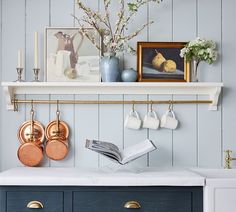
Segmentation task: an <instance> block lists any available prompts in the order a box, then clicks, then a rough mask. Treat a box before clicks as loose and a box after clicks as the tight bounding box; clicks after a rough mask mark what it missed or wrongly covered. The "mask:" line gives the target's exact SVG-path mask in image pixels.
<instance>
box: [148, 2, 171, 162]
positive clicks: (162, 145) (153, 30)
mask: <svg viewBox="0 0 236 212" xmlns="http://www.w3.org/2000/svg"><path fill="white" fill-rule="evenodd" d="M172 9H173V8H172V0H167V1H166V3H163V2H162V3H160V4H159V5H155V4H153V3H151V4H149V20H150V21H151V20H153V21H154V23H153V24H152V25H150V26H149V27H148V29H149V33H148V40H149V41H153V42H162V41H172V32H173V29H172V26H173V25H172V22H173V21H172ZM152 99H153V100H171V99H172V95H149V100H152ZM154 108H155V109H156V111H157V113H158V115H159V119H161V116H162V115H163V114H164V112H165V111H166V110H167V109H168V105H154ZM149 139H151V140H152V141H153V142H154V143H155V144H156V146H157V150H156V151H154V152H152V153H150V154H149V161H148V163H149V166H172V165H173V157H172V152H173V142H172V131H171V130H167V129H161V128H159V129H158V130H157V131H156V130H149Z"/></svg>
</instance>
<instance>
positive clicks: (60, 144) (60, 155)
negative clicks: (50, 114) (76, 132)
mask: <svg viewBox="0 0 236 212" xmlns="http://www.w3.org/2000/svg"><path fill="white" fill-rule="evenodd" d="M68 147H69V144H68V140H65V139H63V138H62V137H57V136H54V137H51V138H49V140H48V141H47V142H46V145H45V153H46V155H47V157H48V158H50V159H52V160H63V159H64V158H65V157H66V155H67V154H68V152H69V148H68Z"/></svg>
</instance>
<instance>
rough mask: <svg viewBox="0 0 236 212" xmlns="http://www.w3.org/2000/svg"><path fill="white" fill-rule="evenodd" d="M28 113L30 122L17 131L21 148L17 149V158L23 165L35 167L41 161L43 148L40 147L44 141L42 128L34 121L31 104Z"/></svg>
mask: <svg viewBox="0 0 236 212" xmlns="http://www.w3.org/2000/svg"><path fill="white" fill-rule="evenodd" d="M30 113H31V120H30V121H27V122H25V123H24V124H22V126H21V127H20V129H19V131H18V138H19V140H20V142H21V146H20V147H19V149H18V152H17V156H18V158H19V160H20V161H21V163H23V164H24V165H26V166H37V165H39V164H40V162H41V161H42V160H43V147H42V146H41V145H42V143H43V139H44V128H43V126H42V125H41V124H40V123H39V122H37V121H35V120H34V109H33V102H32V104H31V110H30Z"/></svg>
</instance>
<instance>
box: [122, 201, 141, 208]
mask: <svg viewBox="0 0 236 212" xmlns="http://www.w3.org/2000/svg"><path fill="white" fill-rule="evenodd" d="M124 208H132V209H135V208H136V209H137V208H141V205H140V204H139V202H137V201H134V200H131V201H128V202H126V203H125V204H124Z"/></svg>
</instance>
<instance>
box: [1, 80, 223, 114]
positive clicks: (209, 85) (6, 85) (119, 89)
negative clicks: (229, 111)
mask: <svg viewBox="0 0 236 212" xmlns="http://www.w3.org/2000/svg"><path fill="white" fill-rule="evenodd" d="M1 85H2V87H3V91H4V94H5V98H6V104H7V110H13V109H14V105H13V104H12V99H13V98H14V96H15V95H20V94H23V95H24V94H35V95H36V94H62V95H63V94H114V95H115V94H134V95H135V94H163V95H165V94H167V95H168V94H173V95H207V96H208V100H210V101H212V103H211V104H210V105H209V110H217V105H218V101H219V96H220V93H221V89H222V87H223V83H218V82H216V83H215V82H199V83H153V82H152V83H146V82H144V83H140V82H139V83H138V82H135V83H122V82H114V83H102V82H99V83H76V82H69V83H68V82H2V84H1Z"/></svg>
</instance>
